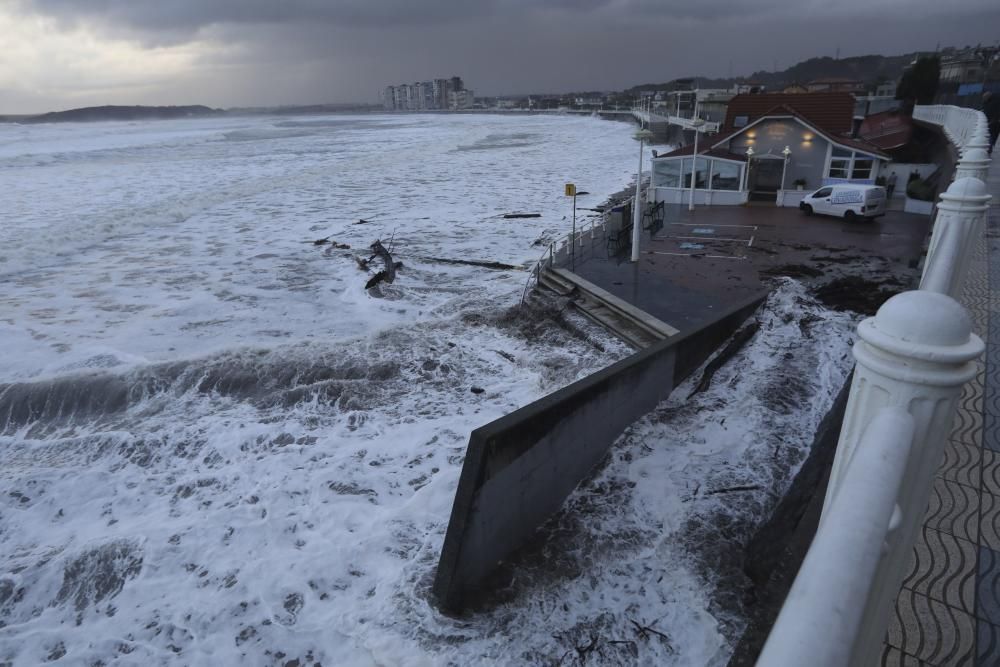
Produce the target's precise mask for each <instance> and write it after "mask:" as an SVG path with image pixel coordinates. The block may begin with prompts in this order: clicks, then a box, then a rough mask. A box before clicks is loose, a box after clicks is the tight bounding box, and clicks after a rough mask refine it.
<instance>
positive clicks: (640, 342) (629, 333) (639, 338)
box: [572, 298, 661, 350]
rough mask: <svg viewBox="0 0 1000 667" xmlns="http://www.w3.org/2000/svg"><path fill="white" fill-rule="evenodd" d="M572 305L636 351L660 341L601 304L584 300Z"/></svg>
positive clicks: (574, 302)
mask: <svg viewBox="0 0 1000 667" xmlns="http://www.w3.org/2000/svg"><path fill="white" fill-rule="evenodd" d="M572 303H573V306H574V307H576V309H577V310H578V311H579V312H580V313H581V314H583V315H584V316H585V317H587V318H588V319H590V320H592V321H594V322H595V323H597V324H599V325H600V326H602V327H604V328H605V329H607V330H608V331H610V332H611V333H612V334H614V335H615V336H618V338H621V339H622V340H623V341H625V342H626V343H628V344H629V345H631V346H632V347H634V348H636V349H637V350H641V349H644V348H646V347H649V346H650V345H652V344H653V343H656V342H658V341H659V340H661V339H660V338H658V337H655V336H653V335H651V334H650V333H649V332H648V331H645V330H643V329H640V328H638V327H635V326H634V325H632V323H631V322H630V321H629V320H626V319H623V318H622V317H621V316H620V315H618V314H617V313H616V312H614V311H613V310H611V309H610V308H607V307H606V306H604V305H603V304H601V303H598V302H596V301H593V300H591V299H585V298H581V299H578V300H576V301H573V302H572Z"/></svg>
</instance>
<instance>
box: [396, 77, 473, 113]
mask: <svg viewBox="0 0 1000 667" xmlns="http://www.w3.org/2000/svg"><path fill="white" fill-rule="evenodd" d="M456 93H458V94H457V95H456ZM472 101H473V100H472V91H471V90H466V89H465V83H464V82H463V81H462V77H459V76H453V77H451V78H449V79H434V80H433V81H417V82H415V83H410V84H405V83H404V84H401V85H399V86H386V87H385V89H384V90H383V91H382V107H383V108H384V109H386V110H387V111H431V110H437V109H456V108H458V109H467V108H469V107H471V106H472ZM456 104H459V105H460V106H455V105H456Z"/></svg>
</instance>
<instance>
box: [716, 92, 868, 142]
mask: <svg viewBox="0 0 1000 667" xmlns="http://www.w3.org/2000/svg"><path fill="white" fill-rule="evenodd" d="M782 106H783V107H786V108H788V109H791V110H792V111H794V112H795V113H796V114H797V115H799V116H801V117H802V118H803V119H805V120H806V121H807V122H808V123H809V124H810V125H813V126H814V127H816V129H819V130H823V131H826V132H830V133H832V134H844V133H847V132H850V131H851V127H852V124H853V121H854V96H853V95H851V94H850V93H763V94H760V95H737V96H735V97H733V98H732V99H731V100H729V107H728V108H727V109H726V121H725V122H724V123H723V124H722V127H720V128H719V131H720V132H732V131H733V130H737V129H739V128H737V127H736V126H735V125H733V119H734V118H736V117H737V116H747V123H748V124H749V123H752V122H754V121H755V120H757V119H758V118H761V117H762V116H765V115H768V112H770V111H773V110H774V109H775V108H776V107H782Z"/></svg>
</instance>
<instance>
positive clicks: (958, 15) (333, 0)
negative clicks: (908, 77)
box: [0, 0, 1000, 113]
mask: <svg viewBox="0 0 1000 667" xmlns="http://www.w3.org/2000/svg"><path fill="white" fill-rule="evenodd" d="M998 26H1000V3H996V2H995V1H994V0H989V1H986V0H953V2H951V3H950V4H945V3H941V2H940V1H939V0H936V1H931V0H907V1H904V0H880V1H879V2H872V1H871V0H838V1H837V2H829V1H825V2H818V1H814V0H799V1H798V2H794V3H789V2H787V1H779V0H758V1H757V2H753V3H751V2H744V1H742V0H729V1H725V0H703V1H701V2H674V1H656V0H533V1H532V0H0V33H2V34H4V35H5V38H6V40H7V41H10V42H11V44H5V49H4V50H3V51H2V52H0V113H3V112H6V113H18V112H21V113H26V112H36V111H44V110H50V109H57V108H68V107H73V106H83V105H88V104H168V103H176V104H188V103H204V104H209V105H212V106H243V105H273V104H296V103H312V102H351V101H371V102H374V101H377V96H378V91H379V90H380V89H381V88H382V87H383V86H385V85H386V84H394V83H402V82H412V81H415V80H425V79H429V78H434V77H439V76H451V75H459V76H462V77H463V78H465V79H466V81H467V83H468V85H469V86H470V87H472V88H474V89H475V91H476V93H477V94H481V95H489V94H505V93H518V92H547V91H551V92H557V91H567V90H583V89H588V90H589V89H598V90H600V89H620V88H624V87H627V86H630V85H633V84H637V83H643V82H649V81H666V80H669V79H672V78H675V77H678V76H685V75H704V76H725V75H727V74H728V73H729V72H730V67H732V73H733V74H735V75H744V74H749V73H751V72H752V71H754V70H757V69H771V67H772V64H773V63H774V62H777V64H778V66H779V67H786V66H788V65H791V64H793V63H795V62H797V61H799V60H802V59H805V58H808V57H811V56H818V55H831V56H832V55H833V54H834V53H835V51H836V49H837V48H838V47H840V50H841V55H843V56H849V55H861V54H866V53H886V54H893V53H901V52H907V51H912V50H918V49H926V50H931V49H934V48H935V46H936V45H937V44H938V43H940V44H942V45H965V44H975V43H977V42H983V43H995V42H996V41H997V40H998V39H1000V30H998Z"/></svg>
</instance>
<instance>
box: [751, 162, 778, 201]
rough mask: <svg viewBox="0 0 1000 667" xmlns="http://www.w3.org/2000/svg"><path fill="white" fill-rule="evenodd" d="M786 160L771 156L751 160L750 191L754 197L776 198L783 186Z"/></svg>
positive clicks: (760, 198) (763, 198)
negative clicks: (783, 171) (782, 178)
mask: <svg viewBox="0 0 1000 667" xmlns="http://www.w3.org/2000/svg"><path fill="white" fill-rule="evenodd" d="M783 164H784V160H782V159H781V158H773V157H769V156H762V157H756V158H753V159H751V161H750V181H749V185H750V193H751V195H752V196H753V198H754V199H759V200H765V199H766V200H771V201H773V200H775V199H776V198H777V196H778V190H779V189H780V188H781V168H782V166H783Z"/></svg>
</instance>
